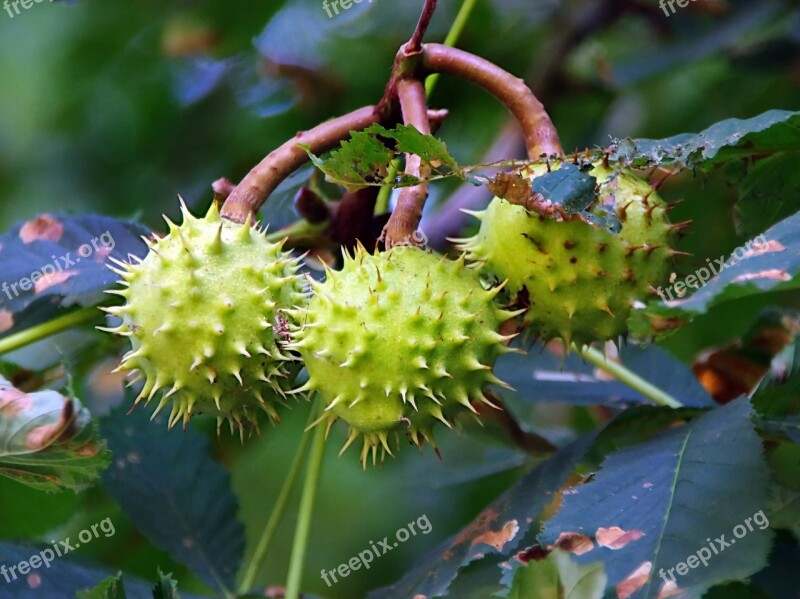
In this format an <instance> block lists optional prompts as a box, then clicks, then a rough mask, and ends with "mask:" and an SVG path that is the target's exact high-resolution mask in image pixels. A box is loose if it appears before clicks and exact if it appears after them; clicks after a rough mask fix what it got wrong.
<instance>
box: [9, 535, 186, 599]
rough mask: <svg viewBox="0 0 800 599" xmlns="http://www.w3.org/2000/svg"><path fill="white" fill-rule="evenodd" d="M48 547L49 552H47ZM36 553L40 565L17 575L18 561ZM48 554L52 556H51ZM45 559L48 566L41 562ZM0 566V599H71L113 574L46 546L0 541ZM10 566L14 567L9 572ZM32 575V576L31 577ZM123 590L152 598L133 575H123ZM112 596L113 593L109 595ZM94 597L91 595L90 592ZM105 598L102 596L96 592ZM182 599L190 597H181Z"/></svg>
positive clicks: (132, 596) (137, 598)
mask: <svg viewBox="0 0 800 599" xmlns="http://www.w3.org/2000/svg"><path fill="white" fill-rule="evenodd" d="M48 550H49V553H48ZM33 556H39V559H40V560H41V565H40V567H39V568H37V569H31V570H30V571H29V573H28V575H27V576H26V575H20V574H19V568H18V566H19V564H20V563H21V562H23V561H24V562H27V563H28V564H30V559H31V557H33ZM51 556H52V557H51ZM45 559H47V561H48V563H49V566H46V565H45ZM0 565H3V566H5V567H6V574H5V575H0V598H2V599H42V598H47V599H50V598H52V599H60V598H62V597H63V598H65V599H66V598H69V599H72V598H73V597H75V596H76V594H77V593H78V592H80V591H85V592H92V591H91V589H95V588H96V587H97V586H98V583H99V581H103V582H106V581H107V580H108V577H109V576H111V577H112V578H114V579H116V576H114V575H113V574H111V573H110V572H109V571H108V570H104V569H101V568H97V567H93V566H85V565H81V564H77V563H75V562H74V561H72V555H71V554H69V555H66V556H63V555H62V556H61V557H58V556H57V555H55V553H54V552H53V548H52V546H50V545H47V546H42V547H34V546H30V545H15V544H11V543H0ZM11 566H14V567H15V570H14V571H13V572H12V571H11ZM32 575H35V577H34V576H32ZM125 593H126V597H127V599H152V597H153V595H152V592H151V585H150V584H147V583H144V582H142V581H140V580H137V579H135V578H130V577H126V583H125ZM112 596H113V595H112ZM90 597H94V595H90ZM99 597H106V595H99ZM183 599H190V598H189V597H184V598H183Z"/></svg>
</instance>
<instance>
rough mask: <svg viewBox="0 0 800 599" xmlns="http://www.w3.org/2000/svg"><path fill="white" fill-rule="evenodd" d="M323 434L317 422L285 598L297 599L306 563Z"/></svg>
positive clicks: (322, 450)
mask: <svg viewBox="0 0 800 599" xmlns="http://www.w3.org/2000/svg"><path fill="white" fill-rule="evenodd" d="M317 406H318V409H317V410H315V412H316V413H320V412H321V411H322V404H321V402H319V400H317ZM325 432H326V426H325V424H324V423H319V424H317V426H316V427H315V428H314V440H313V444H312V446H311V457H310V458H309V461H308V468H307V469H306V476H305V480H304V481H303V495H302V498H301V499H300V513H299V514H298V519H297V528H296V529H295V534H294V545H293V546H292V557H291V559H290V561H289V576H288V579H287V581H286V593H285V595H284V598H285V599H299V597H300V585H301V583H302V580H303V567H304V566H305V561H306V550H307V548H308V536H309V533H310V532H311V517H312V515H313V513H314V502H315V500H316V497H317V485H318V483H319V475H320V472H321V471H322V458H323V457H324V455H325Z"/></svg>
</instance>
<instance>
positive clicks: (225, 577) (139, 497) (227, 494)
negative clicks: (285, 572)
mask: <svg viewBox="0 0 800 599" xmlns="http://www.w3.org/2000/svg"><path fill="white" fill-rule="evenodd" d="M132 401H133V397H132V396H131V394H128V396H127V398H126V401H125V403H124V404H123V405H121V406H119V407H118V408H117V409H115V410H114V411H113V412H111V414H110V415H109V416H108V417H107V418H104V419H103V420H102V421H101V430H102V433H103V436H104V437H105V438H106V439H107V440H108V446H109V448H110V449H111V450H112V451H113V452H114V455H115V456H116V459H115V460H114V463H113V465H112V467H111V468H109V469H108V470H107V471H106V472H105V473H104V475H103V486H104V487H105V489H106V491H108V493H109V494H110V495H111V496H112V497H114V499H116V500H117V502H118V503H119V504H120V506H121V507H122V509H123V510H124V512H125V514H126V515H127V516H128V517H129V518H130V519H131V521H132V522H133V523H134V524H135V525H136V527H137V528H138V529H139V530H140V531H141V532H142V534H143V535H144V536H146V537H147V538H148V539H149V540H150V541H151V542H152V543H153V544H154V545H156V546H158V547H160V548H162V549H164V550H166V551H168V552H169V553H170V555H171V556H172V557H173V558H174V559H175V560H177V561H179V562H180V563H182V564H185V565H186V566H187V567H189V568H191V569H192V571H193V572H194V573H195V574H196V575H197V576H198V577H199V578H200V579H201V580H203V581H204V582H205V583H206V584H208V585H209V586H211V587H214V588H218V589H220V590H225V589H226V588H231V587H233V583H234V577H235V574H236V571H237V569H238V567H239V564H240V563H241V561H242V555H243V553H244V527H243V526H242V524H241V522H240V521H239V520H238V518H237V511H238V502H237V500H236V497H235V496H234V494H233V492H232V491H231V481H230V474H229V473H228V471H227V470H226V469H225V468H224V467H223V466H222V465H221V464H219V463H218V462H216V461H215V460H214V459H213V458H212V457H211V455H210V451H209V445H208V441H207V440H206V438H205V437H204V436H203V435H202V434H201V433H199V432H198V431H197V430H195V429H194V427H193V426H192V425H189V426H187V428H186V430H184V431H179V430H173V431H167V430H166V422H165V420H164V418H163V417H161V416H158V417H156V418H155V419H154V420H153V421H151V420H150V415H149V413H148V411H147V410H143V409H135V410H133V411H131V412H130V414H128V411H129V408H128V406H129V405H131V403H132Z"/></svg>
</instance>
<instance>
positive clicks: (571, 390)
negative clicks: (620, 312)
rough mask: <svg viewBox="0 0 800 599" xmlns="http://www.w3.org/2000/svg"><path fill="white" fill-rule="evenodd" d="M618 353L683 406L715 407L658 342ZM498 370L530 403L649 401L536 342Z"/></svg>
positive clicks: (572, 356) (689, 373)
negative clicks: (657, 344) (523, 353)
mask: <svg viewBox="0 0 800 599" xmlns="http://www.w3.org/2000/svg"><path fill="white" fill-rule="evenodd" d="M620 357H621V360H622V363H623V364H625V365H626V366H627V367H628V368H630V369H631V370H633V371H634V372H635V373H636V374H638V375H639V376H641V377H642V378H644V379H645V380H647V381H649V382H650V383H652V384H654V385H656V386H658V387H660V388H662V389H663V390H665V391H667V392H668V393H670V394H671V395H673V396H674V397H676V398H677V399H678V400H680V401H681V402H682V403H683V404H684V405H685V406H688V407H697V408H703V407H711V406H713V405H715V404H714V402H713V401H712V400H711V398H710V397H709V395H708V392H707V391H706V390H705V389H704V388H703V387H702V385H700V383H698V382H697V379H696V378H695V376H694V374H693V373H692V371H691V370H690V369H689V368H688V367H687V366H686V365H685V364H683V363H681V362H680V361H679V360H677V359H676V358H674V357H673V356H671V355H670V354H669V353H668V352H667V351H665V350H663V349H661V348H659V347H658V346H656V345H651V346H648V347H646V348H642V347H638V346H634V345H630V346H625V347H623V348H622V350H621V352H620ZM496 373H497V376H499V377H500V378H501V379H502V380H504V381H506V382H507V383H508V384H510V385H511V386H512V387H514V388H515V389H516V390H517V392H518V393H519V395H520V396H521V397H523V398H524V399H526V400H528V401H536V402H542V401H543V402H552V401H564V402H568V403H570V404H574V405H586V406H589V405H601V404H602V405H608V406H625V405H629V404H649V403H650V400H649V399H648V398H646V397H645V396H643V395H642V394H640V393H639V392H637V391H634V390H633V389H631V388H630V387H629V386H627V385H625V384H623V383H620V382H618V381H610V380H608V379H607V378H602V377H601V376H599V374H598V372H597V369H596V368H595V367H594V366H592V365H590V364H588V363H587V362H585V361H583V360H582V359H581V358H580V357H579V356H578V355H577V354H574V353H571V354H569V355H568V356H567V357H566V358H561V357H559V356H556V355H554V354H553V353H551V352H550V351H548V350H546V349H545V350H543V349H542V348H541V347H538V346H534V347H531V348H530V350H529V351H528V352H527V354H526V355H522V356H521V355H518V354H509V355H507V356H503V357H502V358H501V359H500V360H499V361H498V363H497V367H496Z"/></svg>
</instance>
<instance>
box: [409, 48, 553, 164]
mask: <svg viewBox="0 0 800 599" xmlns="http://www.w3.org/2000/svg"><path fill="white" fill-rule="evenodd" d="M422 68H423V69H425V70H426V71H428V72H433V73H448V74H450V75H455V76H457V77H461V78H462V79H466V80H467V81H471V82H472V83H474V84H476V85H479V86H480V87H482V88H484V89H485V90H486V91H488V92H489V93H491V94H492V95H493V96H495V97H496V98H497V99H498V100H500V101H501V102H502V103H503V104H505V105H506V107H507V108H508V109H509V111H511V114H513V115H514V117H515V118H516V119H517V121H519V124H520V126H521V127H522V132H523V137H524V139H525V147H526V148H527V150H528V157H529V158H531V159H538V158H540V157H541V156H542V155H547V156H551V155H559V156H560V155H563V153H564V150H563V149H562V147H561V142H560V141H559V139H558V132H557V131H556V128H555V126H554V125H553V122H552V121H551V120H550V117H549V116H548V114H547V112H546V111H545V109H544V106H543V105H542V103H541V102H539V100H538V99H537V98H536V96H534V94H533V92H532V91H531V89H530V88H529V87H528V86H527V85H526V84H525V81H523V80H522V79H520V78H518V77H515V76H514V75H512V74H511V73H509V72H508V71H505V70H503V69H501V68H500V67H498V66H497V65H496V64H494V63H492V62H489V61H488V60H485V59H483V58H480V57H478V56H475V55H473V54H470V53H469V52H464V51H463V50H458V49H456V48H450V47H448V46H443V45H441V44H425V45H423V46H422Z"/></svg>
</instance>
